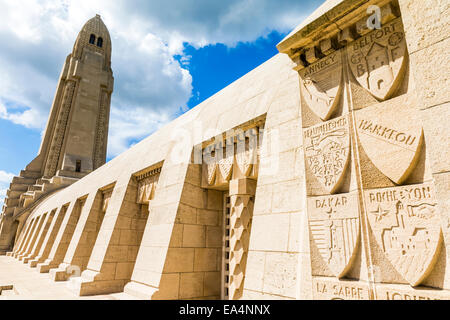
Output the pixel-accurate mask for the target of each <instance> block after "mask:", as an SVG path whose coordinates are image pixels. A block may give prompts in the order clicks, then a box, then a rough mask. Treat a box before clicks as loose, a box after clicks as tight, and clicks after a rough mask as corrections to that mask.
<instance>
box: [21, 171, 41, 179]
mask: <svg viewBox="0 0 450 320" xmlns="http://www.w3.org/2000/svg"><path fill="white" fill-rule="evenodd" d="M20 176H21V177H23V178H32V179H38V178H40V177H41V176H42V175H41V173H40V172H39V171H29V170H22V171H20Z"/></svg>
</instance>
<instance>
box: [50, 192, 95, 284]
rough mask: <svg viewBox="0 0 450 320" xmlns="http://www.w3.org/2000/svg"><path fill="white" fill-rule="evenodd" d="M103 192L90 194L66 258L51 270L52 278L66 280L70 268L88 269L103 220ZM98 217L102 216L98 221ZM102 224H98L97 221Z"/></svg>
mask: <svg viewBox="0 0 450 320" xmlns="http://www.w3.org/2000/svg"><path fill="white" fill-rule="evenodd" d="M102 201H103V193H102V192H97V193H92V194H89V195H88V197H87V198H86V201H85V203H84V205H83V208H82V210H81V214H80V219H79V220H78V222H77V225H76V228H75V230H74V233H73V236H72V239H71V241H70V244H69V246H68V247H67V251H66V252H65V256H64V260H63V262H62V263H61V264H60V265H59V267H58V268H56V269H52V270H50V272H49V273H50V278H51V279H53V280H54V281H65V280H67V278H68V277H69V276H70V272H68V268H72V267H75V268H77V270H78V268H79V270H80V271H83V270H85V269H86V266H87V263H88V261H89V257H90V255H91V251H92V248H93V246H94V243H95V240H96V238H97V233H98V230H99V228H100V225H101V221H102V220H103V215H104V212H102V208H101V207H102ZM98 218H101V219H100V221H98ZM98 222H100V224H99V225H98V226H97V223H98Z"/></svg>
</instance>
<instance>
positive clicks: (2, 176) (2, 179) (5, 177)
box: [0, 170, 14, 184]
mask: <svg viewBox="0 0 450 320" xmlns="http://www.w3.org/2000/svg"><path fill="white" fill-rule="evenodd" d="M12 178H14V174H13V173H8V172H5V171H3V170H0V183H8V184H9V183H10V182H11V179H12Z"/></svg>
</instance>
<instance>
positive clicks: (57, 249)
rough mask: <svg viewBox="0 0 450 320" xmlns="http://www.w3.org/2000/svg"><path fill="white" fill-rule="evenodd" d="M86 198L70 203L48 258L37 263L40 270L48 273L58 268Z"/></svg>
mask: <svg viewBox="0 0 450 320" xmlns="http://www.w3.org/2000/svg"><path fill="white" fill-rule="evenodd" d="M85 200H86V199H85V198H84V199H78V200H74V201H72V202H71V203H70V204H69V207H68V208H67V212H66V214H65V215H64V219H63V221H62V223H61V227H60V229H59V230H58V234H57V235H56V238H55V241H54V243H53V246H52V249H51V251H50V253H49V255H48V258H47V259H46V260H45V261H44V262H43V263H39V264H38V265H37V270H38V272H40V273H47V272H49V271H50V269H53V268H57V267H58V265H59V264H60V263H61V262H62V260H63V259H64V255H65V253H66V250H67V247H68V246H69V243H70V240H71V239H72V235H73V232H74V230H75V227H76V225H77V222H78V219H79V218H80V213H81V210H82V208H83V205H84V202H85Z"/></svg>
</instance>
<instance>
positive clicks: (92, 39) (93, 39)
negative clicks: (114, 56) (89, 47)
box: [89, 34, 95, 44]
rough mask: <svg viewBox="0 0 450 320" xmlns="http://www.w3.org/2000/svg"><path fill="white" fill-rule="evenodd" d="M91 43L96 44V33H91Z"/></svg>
mask: <svg viewBox="0 0 450 320" xmlns="http://www.w3.org/2000/svg"><path fill="white" fill-rule="evenodd" d="M89 43H90V44H95V35H93V34H91V37H90V38H89Z"/></svg>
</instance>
